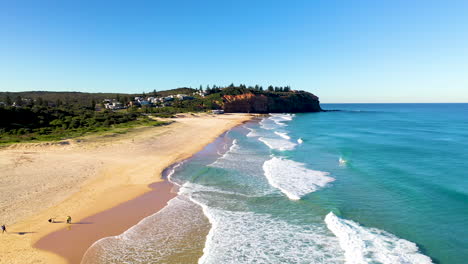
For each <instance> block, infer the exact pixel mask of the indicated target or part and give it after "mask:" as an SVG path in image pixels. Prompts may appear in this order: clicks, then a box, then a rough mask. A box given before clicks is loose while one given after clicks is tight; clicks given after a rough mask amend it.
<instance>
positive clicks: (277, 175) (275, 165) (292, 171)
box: [263, 157, 335, 200]
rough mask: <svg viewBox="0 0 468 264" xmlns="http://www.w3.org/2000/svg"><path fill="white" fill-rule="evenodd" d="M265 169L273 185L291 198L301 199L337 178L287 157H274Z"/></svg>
mask: <svg viewBox="0 0 468 264" xmlns="http://www.w3.org/2000/svg"><path fill="white" fill-rule="evenodd" d="M263 170H264V172H265V177H266V178H267V179H268V182H269V183H270V184H271V186H273V187H275V188H277V189H279V190H280V191H281V192H283V193H284V194H285V195H286V196H288V198H289V199H291V200H299V199H301V197H302V196H304V195H306V194H308V193H311V192H315V191H317V190H319V189H321V188H323V187H325V185H327V184H328V183H330V182H332V181H334V180H335V179H334V178H332V177H329V176H328V172H323V171H316V170H311V169H307V168H306V167H305V164H303V163H299V162H295V161H292V160H288V159H285V158H277V157H273V158H272V159H270V160H267V161H265V163H264V164H263Z"/></svg>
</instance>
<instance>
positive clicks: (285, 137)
mask: <svg viewBox="0 0 468 264" xmlns="http://www.w3.org/2000/svg"><path fill="white" fill-rule="evenodd" d="M275 134H276V135H278V136H280V137H282V138H284V139H291V137H290V136H288V133H285V132H278V131H275Z"/></svg>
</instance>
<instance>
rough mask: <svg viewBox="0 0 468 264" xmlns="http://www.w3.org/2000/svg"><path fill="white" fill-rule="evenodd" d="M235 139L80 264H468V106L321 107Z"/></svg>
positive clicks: (257, 125) (224, 141)
mask: <svg viewBox="0 0 468 264" xmlns="http://www.w3.org/2000/svg"><path fill="white" fill-rule="evenodd" d="M322 107H323V108H324V109H339V110H342V111H338V112H324V113H309V114H293V115H291V114H273V115H270V116H268V117H264V118H260V119H259V120H256V121H254V122H249V123H246V124H245V125H242V126H240V127H237V128H235V129H233V130H231V131H229V132H228V133H226V134H225V135H223V136H222V137H220V138H219V139H218V140H217V141H216V142H214V143H213V144H211V145H210V146H208V147H207V148H206V149H205V150H204V151H202V152H200V153H198V154H197V155H195V156H194V157H193V158H191V159H189V160H187V161H185V162H182V163H180V164H177V165H176V166H175V167H174V168H172V169H171V171H170V173H169V175H168V177H169V179H170V180H171V181H172V182H174V183H175V184H176V185H178V186H180V187H179V189H178V191H179V194H180V195H179V196H178V197H176V198H174V199H173V200H171V201H170V203H169V204H168V206H167V207H165V208H164V209H163V210H162V211H160V212H158V213H156V214H154V215H152V216H149V217H147V218H145V219H144V220H142V221H141V222H140V223H139V224H137V225H136V226H134V227H132V228H131V229H129V230H127V231H126V232H124V233H123V234H121V235H119V236H116V237H109V238H105V239H101V240H100V241H98V242H96V243H95V244H94V245H93V246H92V247H91V248H90V249H89V250H88V252H87V254H86V255H85V257H84V259H83V263H87V264H88V263H197V262H198V263H447V264H452V263H455V264H456V263H468V104H343V105H323V106H322Z"/></svg>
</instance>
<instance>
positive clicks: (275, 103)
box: [222, 91, 322, 113]
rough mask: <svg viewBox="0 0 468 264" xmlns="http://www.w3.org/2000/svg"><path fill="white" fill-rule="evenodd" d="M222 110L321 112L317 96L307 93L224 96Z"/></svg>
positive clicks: (230, 111) (244, 111)
mask: <svg viewBox="0 0 468 264" xmlns="http://www.w3.org/2000/svg"><path fill="white" fill-rule="evenodd" d="M222 108H223V109H224V111H225V112H226V113H234V112H236V113H239V112H240V113H301V112H321V111H322V109H321V108H320V102H319V99H318V97H317V96H315V95H313V94H311V93H308V92H305V91H291V92H287V93H260V94H254V93H252V92H249V93H244V94H239V95H223V105H222Z"/></svg>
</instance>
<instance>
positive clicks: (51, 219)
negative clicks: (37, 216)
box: [47, 216, 72, 224]
mask: <svg viewBox="0 0 468 264" xmlns="http://www.w3.org/2000/svg"><path fill="white" fill-rule="evenodd" d="M47 221H49V223H56V222H55V218H50V219H49V220H47ZM71 221H72V219H71V216H67V224H71Z"/></svg>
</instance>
